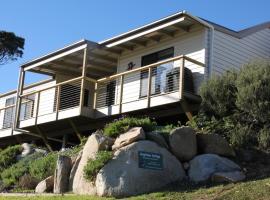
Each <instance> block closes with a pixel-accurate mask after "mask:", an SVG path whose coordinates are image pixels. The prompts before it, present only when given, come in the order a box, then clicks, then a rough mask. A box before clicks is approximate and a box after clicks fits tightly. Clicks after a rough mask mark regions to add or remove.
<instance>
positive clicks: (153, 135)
mask: <svg viewBox="0 0 270 200" xmlns="http://www.w3.org/2000/svg"><path fill="white" fill-rule="evenodd" d="M146 139H147V140H151V141H153V142H155V143H157V144H158V145H159V146H161V147H164V148H166V149H169V146H168V144H167V142H166V140H165V139H164V137H163V136H162V135H161V134H160V133H158V132H147V133H146Z"/></svg>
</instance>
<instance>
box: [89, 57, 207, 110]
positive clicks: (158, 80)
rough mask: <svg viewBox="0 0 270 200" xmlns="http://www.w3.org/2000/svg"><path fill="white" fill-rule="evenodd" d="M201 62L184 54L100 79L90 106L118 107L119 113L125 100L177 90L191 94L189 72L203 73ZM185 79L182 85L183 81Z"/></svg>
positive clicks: (135, 99)
mask: <svg viewBox="0 0 270 200" xmlns="http://www.w3.org/2000/svg"><path fill="white" fill-rule="evenodd" d="M204 66H205V65H204V64H203V63H201V62H198V61H196V60H194V59H191V58H189V57H187V56H183V55H181V56H177V57H174V58H170V59H167V60H164V61H160V62H157V63H154V64H150V65H147V66H143V67H140V68H137V69H133V70H130V71H125V72H122V73H118V74H116V75H112V76H110V77H106V78H102V79H99V80H97V82H96V90H95V99H94V102H95V103H94V109H98V108H103V107H108V106H115V105H118V106H119V113H121V112H122V106H123V104H125V103H130V102H133V101H139V100H142V99H145V98H146V99H147V106H146V107H150V105H151V98H152V97H154V96H157V95H166V94H168V93H172V92H179V99H181V98H182V97H183V94H184V92H189V93H194V86H193V80H192V79H193V75H192V72H198V74H199V73H201V75H202V76H203V74H204ZM185 82H186V84H184V83H185Z"/></svg>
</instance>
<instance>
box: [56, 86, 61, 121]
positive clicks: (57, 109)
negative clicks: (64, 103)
mask: <svg viewBox="0 0 270 200" xmlns="http://www.w3.org/2000/svg"><path fill="white" fill-rule="evenodd" d="M60 90H61V85H58V86H57V87H56V103H55V114H56V117H55V118H56V120H58V116H59V107H60Z"/></svg>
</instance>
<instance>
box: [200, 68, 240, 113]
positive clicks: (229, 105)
mask: <svg viewBox="0 0 270 200" xmlns="http://www.w3.org/2000/svg"><path fill="white" fill-rule="evenodd" d="M236 77H237V74H236V72H227V73H226V74H225V75H223V76H221V77H213V78H211V79H209V80H207V81H205V82H204V83H203V84H202V85H201V87H200V95H201V98H202V103H201V111H203V112H204V113H205V114H207V115H208V116H214V117H216V118H222V117H224V116H228V115H230V114H232V112H233V111H234V110H235V109H236V105H235V101H236V92H237V88H236V86H235V81H236Z"/></svg>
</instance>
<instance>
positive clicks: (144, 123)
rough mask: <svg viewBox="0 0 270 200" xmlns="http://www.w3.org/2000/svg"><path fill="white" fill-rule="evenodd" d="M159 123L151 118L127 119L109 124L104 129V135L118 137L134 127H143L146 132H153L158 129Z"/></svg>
mask: <svg viewBox="0 0 270 200" xmlns="http://www.w3.org/2000/svg"><path fill="white" fill-rule="evenodd" d="M156 126H157V123H156V122H155V121H152V120H151V119H150V118H148V117H146V118H134V117H125V118H121V119H119V120H115V121H114V122H112V123H109V124H107V125H106V126H105V128H104V134H105V135H106V136H109V137H117V136H118V135H120V134H122V133H125V132H127V131H128V130H129V129H130V128H132V127H142V128H143V129H144V131H153V130H155V129H156Z"/></svg>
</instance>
